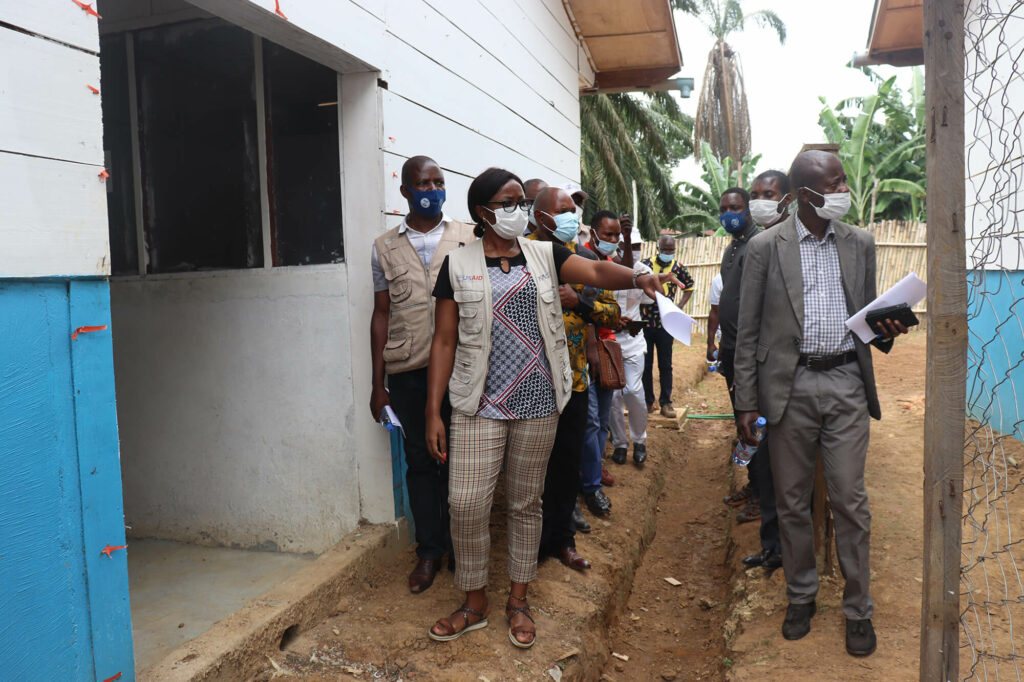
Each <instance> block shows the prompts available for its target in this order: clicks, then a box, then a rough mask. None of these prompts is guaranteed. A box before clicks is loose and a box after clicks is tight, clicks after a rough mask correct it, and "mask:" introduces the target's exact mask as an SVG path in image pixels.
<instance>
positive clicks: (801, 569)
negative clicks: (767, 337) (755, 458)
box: [768, 362, 874, 620]
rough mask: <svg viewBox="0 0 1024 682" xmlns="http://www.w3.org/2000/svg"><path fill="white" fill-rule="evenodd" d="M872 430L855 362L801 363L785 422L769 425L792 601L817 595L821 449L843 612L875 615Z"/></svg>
mask: <svg viewBox="0 0 1024 682" xmlns="http://www.w3.org/2000/svg"><path fill="white" fill-rule="evenodd" d="M869 432H870V426H869V417H868V407H867V400H866V395H865V389H864V381H863V379H862V378H861V372H860V367H859V366H858V364H857V363H856V362H849V363H846V364H845V365H841V366H840V367H836V368H834V369H830V370H826V371H824V372H814V371H810V370H808V369H807V368H806V367H797V368H796V374H795V376H794V377H793V392H792V395H791V396H790V399H789V403H788V404H787V405H786V410H785V413H784V414H783V415H782V420H781V421H780V422H779V423H778V424H776V425H773V426H769V427H768V446H769V449H770V450H771V453H772V457H771V467H772V476H773V477H774V479H775V494H776V502H777V504H778V510H779V531H780V534H781V539H782V566H783V570H784V571H785V574H786V593H787V595H788V597H789V601H790V603H793V604H807V603H810V602H811V601H813V600H814V599H815V597H816V596H817V594H818V572H817V570H816V567H815V562H814V534H813V527H812V522H811V494H812V492H813V487H814V466H815V461H816V457H817V453H818V449H819V448H820V449H821V456H822V463H823V465H824V469H825V483H826V485H827V487H828V494H829V501H830V502H831V505H832V513H833V516H834V518H835V530H836V551H837V554H838V557H839V568H840V570H841V571H842V573H843V577H844V578H846V589H845V591H844V592H843V613H844V614H846V617H847V618H852V619H856V620H860V619H864V618H870V617H871V615H872V612H873V610H874V605H873V603H872V601H871V594H870V585H871V567H870V561H869V559H870V538H871V512H870V511H869V510H868V495H867V491H866V490H865V488H864V461H865V457H866V455H867V450H868V436H869Z"/></svg>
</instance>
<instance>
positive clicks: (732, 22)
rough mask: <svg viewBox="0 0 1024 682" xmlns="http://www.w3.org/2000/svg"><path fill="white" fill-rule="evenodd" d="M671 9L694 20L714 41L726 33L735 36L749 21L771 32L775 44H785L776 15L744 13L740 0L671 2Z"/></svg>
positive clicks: (784, 29)
mask: <svg viewBox="0 0 1024 682" xmlns="http://www.w3.org/2000/svg"><path fill="white" fill-rule="evenodd" d="M672 7H673V8H674V9H678V10H681V11H683V12H686V13H687V14H691V15H693V16H695V17H697V19H699V20H700V22H701V23H702V24H704V28H706V29H707V31H708V33H710V34H711V35H713V36H714V37H715V38H716V39H717V40H725V39H726V37H728V36H729V35H730V34H732V33H739V32H740V31H742V30H743V29H744V28H746V23H747V21H748V20H750V21H753V22H754V23H755V24H757V25H758V26H760V27H761V28H768V29H771V30H773V31H775V33H776V35H778V36H779V42H780V43H782V44H785V43H786V25H785V24H784V23H782V19H780V18H779V15H778V14H776V13H775V12H773V11H771V10H767V9H761V10H757V11H755V12H750V13H749V14H746V13H744V12H743V7H742V5H741V0H725V2H721V0H672Z"/></svg>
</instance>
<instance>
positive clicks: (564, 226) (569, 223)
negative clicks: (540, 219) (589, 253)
mask: <svg viewBox="0 0 1024 682" xmlns="http://www.w3.org/2000/svg"><path fill="white" fill-rule="evenodd" d="M577 210H578V209H577ZM541 213H544V214H545V215H549V216H551V219H552V220H554V221H555V229H553V230H552V229H551V228H550V227H548V226H547V225H545V226H544V229H545V230H547V231H548V232H550V233H551V235H552V236H553V237H554V238H555V239H557V240H558V241H560V242H562V243H563V244H568V243H570V242H574V241H576V235H578V234H579V231H580V221H579V217H578V216H577V214H576V213H558V214H556V215H551V214H550V213H548V212H547V211H541Z"/></svg>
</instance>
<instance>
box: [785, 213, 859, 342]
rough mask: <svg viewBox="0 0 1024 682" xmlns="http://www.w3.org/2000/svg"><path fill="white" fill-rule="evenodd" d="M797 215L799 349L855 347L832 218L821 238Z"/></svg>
mask: <svg viewBox="0 0 1024 682" xmlns="http://www.w3.org/2000/svg"><path fill="white" fill-rule="evenodd" d="M794 218H795V222H796V234H797V238H798V239H799V240H800V270H801V273H802V274H803V280H804V334H803V339H801V340H800V352H801V353H807V354H808V355H838V354H839V353H845V352H846V351H850V350H853V336H852V335H851V334H850V330H849V329H847V328H846V318H847V317H849V315H848V314H847V312H846V295H845V294H844V293H843V272H842V270H841V269H840V268H839V250H838V249H837V248H836V233H835V230H834V229H833V227H832V222H831V221H830V222H829V224H828V229H827V230H826V231H825V238H824V239H822V240H820V241H819V240H818V238H817V237H815V236H814V235H813V234H811V233H810V232H809V231H808V230H807V228H806V227H804V226H803V223H801V222H800V218H799V216H794Z"/></svg>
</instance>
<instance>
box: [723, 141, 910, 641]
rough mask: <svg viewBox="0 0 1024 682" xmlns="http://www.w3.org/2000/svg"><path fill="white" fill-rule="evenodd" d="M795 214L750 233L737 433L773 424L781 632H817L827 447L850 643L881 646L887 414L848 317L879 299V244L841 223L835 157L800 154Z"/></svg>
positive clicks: (880, 343) (889, 334)
mask: <svg viewBox="0 0 1024 682" xmlns="http://www.w3.org/2000/svg"><path fill="white" fill-rule="evenodd" d="M789 182H790V187H792V188H793V192H794V193H795V195H796V199H797V203H798V206H799V208H798V210H797V212H796V214H795V215H793V216H792V217H790V218H788V219H786V220H784V221H783V222H781V223H779V224H778V225H776V226H774V227H772V228H770V229H768V230H765V231H764V232H762V233H761V234H759V235H757V236H755V237H753V238H752V239H751V240H750V243H749V244H748V246H747V252H746V262H745V263H744V267H743V276H742V280H741V284H740V309H739V328H738V331H737V338H736V359H735V372H736V374H735V384H734V387H735V397H736V415H737V424H738V427H739V431H740V437H741V438H743V439H744V440H745V441H746V442H748V443H752V444H753V443H755V442H756V439H755V438H754V435H753V433H752V428H751V427H752V426H753V424H754V421H755V420H756V419H757V418H758V417H760V416H762V415H763V416H764V417H765V418H766V419H767V421H768V431H767V437H768V445H769V449H770V451H771V453H772V456H771V468H772V476H773V478H774V480H775V494H776V499H777V504H778V511H779V530H780V534H781V537H782V567H783V570H784V571H785V573H786V593H787V596H788V597H789V608H788V609H787V610H786V618H785V620H784V622H783V624H782V634H783V636H784V637H785V638H786V639H800V638H801V637H803V636H804V635H806V634H807V633H808V632H809V631H810V621H811V617H812V616H814V613H815V611H816V606H815V598H816V596H817V593H818V574H817V570H816V568H815V558H814V537H813V530H812V523H811V508H810V502H811V490H812V488H813V485H814V465H815V460H816V459H817V453H818V450H819V448H820V450H821V456H822V462H823V463H824V468H825V479H826V482H827V483H828V490H829V498H830V501H831V504H832V511H833V515H834V517H835V529H836V549H837V554H838V555H839V566H840V568H841V569H842V573H843V576H844V577H845V578H846V589H845V591H844V593H843V613H844V615H845V616H846V650H847V652H849V653H850V654H851V655H854V656H867V655H869V654H871V653H872V652H874V650H875V647H876V637H875V632H874V628H873V627H872V624H871V616H872V613H873V610H874V605H873V603H872V601H871V594H870V582H871V568H870V564H869V552H870V542H869V539H870V533H871V514H870V512H869V511H868V498H867V491H866V490H865V488H864V461H865V456H866V454H867V449H868V433H869V422H868V417H869V416H870V417H874V418H875V419H880V418H881V416H882V415H881V411H880V410H879V405H878V394H877V391H876V390H875V378H874V370H873V369H872V365H871V350H870V349H869V348H868V346H866V345H865V344H863V343H861V341H860V339H859V338H857V337H855V336H854V335H853V334H851V333H850V331H849V330H848V329H847V328H846V324H845V322H846V319H847V318H848V317H849V316H850V315H852V314H853V313H854V312H856V311H857V310H860V309H861V308H863V307H864V306H865V305H866V304H867V303H869V302H870V301H872V300H874V298H875V241H874V237H872V236H871V234H870V233H868V232H866V231H864V230H861V229H859V228H856V227H852V226H850V225H847V224H845V223H842V222H839V218H842V217H843V216H844V215H845V214H846V213H847V211H849V208H850V194H849V192H850V190H849V187H847V185H846V173H845V172H844V170H843V165H842V163H841V162H840V160H839V158H838V157H837V156H835V155H834V154H829V153H827V152H823V151H817V150H815V151H808V152H804V153H802V154H800V155H799V156H798V157H797V158H796V160H795V161H794V162H793V166H792V167H791V168H790V171H789ZM881 327H882V328H880V329H879V331H880V334H879V337H878V338H876V339H875V340H874V341H873V342H872V344H873V345H875V346H877V347H878V348H879V349H880V350H882V351H883V352H888V351H889V349H890V348H891V347H892V338H893V337H894V336H896V335H898V334H902V333H905V332H906V328H905V327H903V325H902V324H900V323H899V322H892V321H887V322H886V323H884V324H883V325H881Z"/></svg>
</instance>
